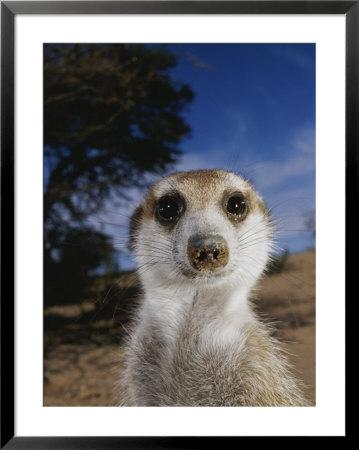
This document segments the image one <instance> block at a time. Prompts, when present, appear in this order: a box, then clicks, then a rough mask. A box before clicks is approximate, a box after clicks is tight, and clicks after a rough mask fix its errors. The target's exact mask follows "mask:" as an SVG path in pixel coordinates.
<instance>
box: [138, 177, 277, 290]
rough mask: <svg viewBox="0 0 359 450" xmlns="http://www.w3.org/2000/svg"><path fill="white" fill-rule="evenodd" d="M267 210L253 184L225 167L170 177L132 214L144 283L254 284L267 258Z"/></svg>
mask: <svg viewBox="0 0 359 450" xmlns="http://www.w3.org/2000/svg"><path fill="white" fill-rule="evenodd" d="M271 236H272V229H271V223H270V219H269V214H268V211H267V209H266V207H265V205H264V203H263V201H262V199H261V197H260V196H259V194H257V193H256V192H255V191H254V189H253V187H252V186H251V185H250V183H249V182H248V181H246V180H245V179H243V178H242V177H240V176H238V175H236V174H234V173H231V172H226V171H224V170H200V171H193V172H180V173H176V174H173V175H170V176H168V177H166V178H164V179H162V180H161V181H159V182H158V183H156V184H155V185H154V186H152V188H150V190H149V192H148V194H147V196H146V197H145V199H144V200H143V202H142V203H141V204H140V205H139V206H138V207H137V209H136V210H135V213H134V214H133V217H132V220H131V227H130V242H131V248H132V249H133V250H134V252H135V255H136V259H137V263H138V269H139V273H140V275H141V277H142V279H143V281H144V282H145V283H146V282H147V283H148V282H150V283H152V284H157V285H158V286H160V285H165V286H168V285H178V284H181V285H185V286H187V287H188V286H190V285H193V286H195V287H196V288H198V287H199V286H203V287H204V288H206V287H207V288H211V287H214V286H218V285H222V284H227V285H228V286H230V285H242V286H243V287H245V288H248V289H250V288H251V287H252V286H253V285H254V283H255V282H256V281H257V279H258V277H259V276H260V274H261V273H262V271H263V269H264V267H265V265H266V263H267V261H268V257H269V251H270V247H271Z"/></svg>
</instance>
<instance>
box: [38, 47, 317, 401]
mask: <svg viewBox="0 0 359 450" xmlns="http://www.w3.org/2000/svg"><path fill="white" fill-rule="evenodd" d="M43 292H44V297H43V326H44V329H43V345H44V348H43V355H44V360H43V406H44V407H62V406H64V407H65V406H66V407H72V406H90V407H91V406H109V407H111V406H112V407H113V406H118V407H120V408H121V407H127V406H165V407H166V406H176V407H179V406H190V407H191V406H205V407H207V406H208V407H210V406H214V407H221V406H254V407H258V406H267V407H268V406H269V407H277V406H278V407H279V406H284V407H298V406H311V407H313V406H316V339H315V337H316V44H315V43H101V42H98V43H86V42H83V43H78V42H73V43H63V42H57V43H55V42H45V43H44V44H43Z"/></svg>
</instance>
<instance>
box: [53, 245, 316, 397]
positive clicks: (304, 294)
mask: <svg viewBox="0 0 359 450" xmlns="http://www.w3.org/2000/svg"><path fill="white" fill-rule="evenodd" d="M253 301H254V303H255V305H256V309H257V312H258V313H259V314H260V315H261V317H263V320H266V321H270V322H271V323H274V325H275V329H276V331H275V335H276V336H277V337H278V338H279V339H280V340H282V341H284V342H285V343H286V346H287V348H288V351H289V353H290V360H291V362H292V364H293V366H294V367H295V371H296V373H297V376H298V377H300V378H301V379H302V380H303V381H304V383H305V385H306V386H307V390H306V394H307V397H308V399H310V401H311V403H312V404H313V405H314V404H315V251H308V252H305V253H301V254H297V255H293V256H290V257H289V259H288V263H287V267H286V269H285V270H284V271H283V272H282V273H280V274H275V275H271V276H269V277H266V278H264V279H263V281H262V282H261V285H260V289H259V290H258V292H257V293H256V299H254V300H253ZM116 307H117V306H113V305H112V306H111V305H110V308H112V309H113V308H116ZM92 309H93V308H92V306H91V304H90V306H89V305H87V306H86V305H85V306H83V307H81V308H79V307H78V306H77V307H73V308H72V309H71V308H69V307H67V308H66V307H63V308H60V307H57V308H52V309H49V310H48V311H45V316H46V317H47V318H50V319H57V322H56V321H54V323H57V325H56V326H54V327H53V329H52V330H51V331H46V332H45V344H46V346H45V359H44V405H45V406H113V405H115V398H116V396H115V389H114V385H115V382H116V380H117V379H118V377H119V376H120V371H121V369H120V367H119V365H118V362H117V361H118V356H119V354H120V352H121V345H120V343H121V337H122V334H123V333H122V332H123V326H126V319H128V318H127V316H126V314H122V315H121V308H118V310H119V311H120V312H119V313H118V312H117V313H116V315H115V313H112V314H111V317H110V318H108V317H107V318H102V317H101V316H100V317H96V315H94V317H96V318H94V319H93V320H92V321H91V322H90V325H89V324H88V323H86V324H83V323H82V322H81V320H80V319H79V317H80V316H81V315H83V314H85V313H86V314H89V313H91V310H92ZM113 310H114V309H113ZM60 318H61V320H62V319H63V322H61V320H60V321H59V319H60ZM65 319H66V320H67V321H66V320H65ZM59 323H61V326H60V325H59Z"/></svg>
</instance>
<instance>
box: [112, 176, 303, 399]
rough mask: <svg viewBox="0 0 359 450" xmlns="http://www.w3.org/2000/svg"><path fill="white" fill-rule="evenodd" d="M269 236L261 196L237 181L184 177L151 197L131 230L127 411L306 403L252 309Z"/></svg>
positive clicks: (123, 391)
mask: <svg viewBox="0 0 359 450" xmlns="http://www.w3.org/2000/svg"><path fill="white" fill-rule="evenodd" d="M272 236H273V230H272V224H271V220H270V217H269V213H268V211H267V209H266V207H265V205H264V203H263V200H262V198H261V196H260V195H259V194H258V193H257V192H256V191H255V190H254V189H253V187H252V186H251V184H250V183H249V182H248V181H246V180H245V179H243V178H242V177H240V176H238V175H236V174H234V173H231V172H226V171H223V170H201V171H193V172H180V173H176V174H174V175H170V176H168V177H166V178H164V179H162V180H161V181H159V182H158V183H156V184H155V185H154V186H153V187H152V188H151V189H150V190H149V192H148V194H147V196H146V197H145V199H144V200H143V201H142V203H141V204H140V205H139V206H138V207H137V209H136V211H135V213H134V215H133V217H132V221H131V226H130V241H131V248H132V249H133V251H134V253H135V256H136V261H137V265H138V274H139V277H140V280H141V284H142V288H143V293H144V296H143V301H142V304H141V306H140V307H139V309H138V312H137V318H136V320H135V325H134V327H133V330H132V332H131V334H130V335H129V337H128V340H127V343H126V346H125V350H124V366H125V369H124V372H123V374H122V377H121V380H120V397H121V398H120V404H121V405H129V406H131V405H132V406H146V405H148V406H170V405H172V406H176V405H177V406H301V405H306V404H307V402H306V400H305V399H304V398H303V396H302V394H301V391H300V388H299V387H298V385H299V383H298V382H297V380H296V379H295V378H294V377H293V376H292V375H291V373H290V367H289V364H288V362H287V360H286V358H285V356H284V354H283V350H282V347H281V345H280V344H279V343H278V342H277V341H275V340H274V339H273V338H272V337H271V336H270V334H269V331H268V330H267V329H266V327H265V326H264V324H263V323H261V322H260V321H259V320H258V319H257V317H256V316H255V314H254V312H253V311H252V309H251V306H250V303H249V301H248V297H249V294H250V293H251V292H252V290H253V289H254V288H255V285H256V283H257V281H258V279H259V278H260V276H261V274H262V273H263V270H264V268H265V266H266V264H267V262H268V259H269V255H270V250H271V245H272Z"/></svg>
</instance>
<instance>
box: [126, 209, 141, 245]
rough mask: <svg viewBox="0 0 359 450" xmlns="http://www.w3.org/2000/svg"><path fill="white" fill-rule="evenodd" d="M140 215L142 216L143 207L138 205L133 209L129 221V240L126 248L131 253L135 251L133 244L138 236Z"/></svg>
mask: <svg viewBox="0 0 359 450" xmlns="http://www.w3.org/2000/svg"><path fill="white" fill-rule="evenodd" d="M142 214H143V206H142V205H139V206H137V208H136V209H135V211H134V213H133V214H132V217H131V221H130V239H129V242H128V248H129V249H130V250H131V251H133V250H134V249H135V243H136V238H137V234H138V229H139V227H140V224H141V220H142Z"/></svg>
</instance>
